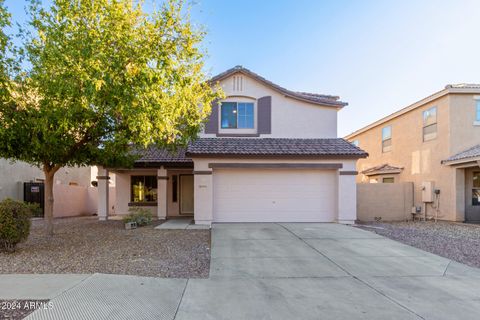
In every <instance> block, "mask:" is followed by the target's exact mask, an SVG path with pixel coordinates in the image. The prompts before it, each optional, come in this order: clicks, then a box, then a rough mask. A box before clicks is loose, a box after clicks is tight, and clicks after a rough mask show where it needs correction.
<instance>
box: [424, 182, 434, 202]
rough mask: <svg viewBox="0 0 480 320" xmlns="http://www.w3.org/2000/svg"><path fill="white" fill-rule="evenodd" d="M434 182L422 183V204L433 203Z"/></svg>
mask: <svg viewBox="0 0 480 320" xmlns="http://www.w3.org/2000/svg"><path fill="white" fill-rule="evenodd" d="M433 191H434V185H433V181H423V182H422V202H433V199H434V195H433Z"/></svg>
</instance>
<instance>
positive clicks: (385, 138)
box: [382, 126, 392, 152]
mask: <svg viewBox="0 0 480 320" xmlns="http://www.w3.org/2000/svg"><path fill="white" fill-rule="evenodd" d="M390 150H392V126H388V127H384V128H383V129H382V152H388V151H390Z"/></svg>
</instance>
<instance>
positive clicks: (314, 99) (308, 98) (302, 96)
mask: <svg viewBox="0 0 480 320" xmlns="http://www.w3.org/2000/svg"><path fill="white" fill-rule="evenodd" d="M237 73H241V74H243V75H246V76H248V77H250V78H252V79H254V80H256V81H258V82H260V83H262V84H264V85H265V86H267V87H269V88H272V89H273V90H275V91H277V92H279V93H281V94H283V95H284V96H285V97H289V98H292V99H296V100H299V101H303V102H308V103H312V104H315V105H321V106H327V107H334V108H337V109H339V108H342V107H344V106H346V105H348V103H346V102H342V101H340V100H339V99H340V97H338V96H332V95H325V94H318V93H308V92H297V91H292V90H288V89H286V88H283V87H281V86H279V85H277V84H275V83H273V82H271V81H269V80H267V79H265V78H263V77H262V76H260V75H258V74H256V73H254V72H252V71H250V70H248V69H247V68H244V67H242V66H236V67H234V68H231V69H228V70H227V71H225V72H222V73H220V74H218V75H216V76H214V77H213V78H211V79H210V83H212V84H213V83H217V82H220V81H222V80H225V79H227V78H229V77H231V76H233V75H235V74H237Z"/></svg>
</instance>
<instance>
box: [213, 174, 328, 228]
mask: <svg viewBox="0 0 480 320" xmlns="http://www.w3.org/2000/svg"><path fill="white" fill-rule="evenodd" d="M213 185H214V189H213V192H214V196H213V198H214V202H213V210H214V214H213V219H214V221H215V222H333V221H334V220H335V217H336V194H337V192H336V189H337V182H336V172H335V171H334V170H323V171H322V170H303V169H302V170H299V169H296V170H294V169H292V170H289V169H277V170H258V169H214V172H213Z"/></svg>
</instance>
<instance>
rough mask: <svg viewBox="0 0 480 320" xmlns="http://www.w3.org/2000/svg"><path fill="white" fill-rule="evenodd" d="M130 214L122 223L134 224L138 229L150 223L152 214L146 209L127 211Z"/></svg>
mask: <svg viewBox="0 0 480 320" xmlns="http://www.w3.org/2000/svg"><path fill="white" fill-rule="evenodd" d="M129 211H130V212H131V213H130V214H129V215H127V216H126V217H124V218H123V222H124V223H127V222H136V223H137V226H138V227H142V226H146V225H148V224H150V223H152V213H151V212H150V211H149V210H147V209H142V208H135V209H130V210H129Z"/></svg>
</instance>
